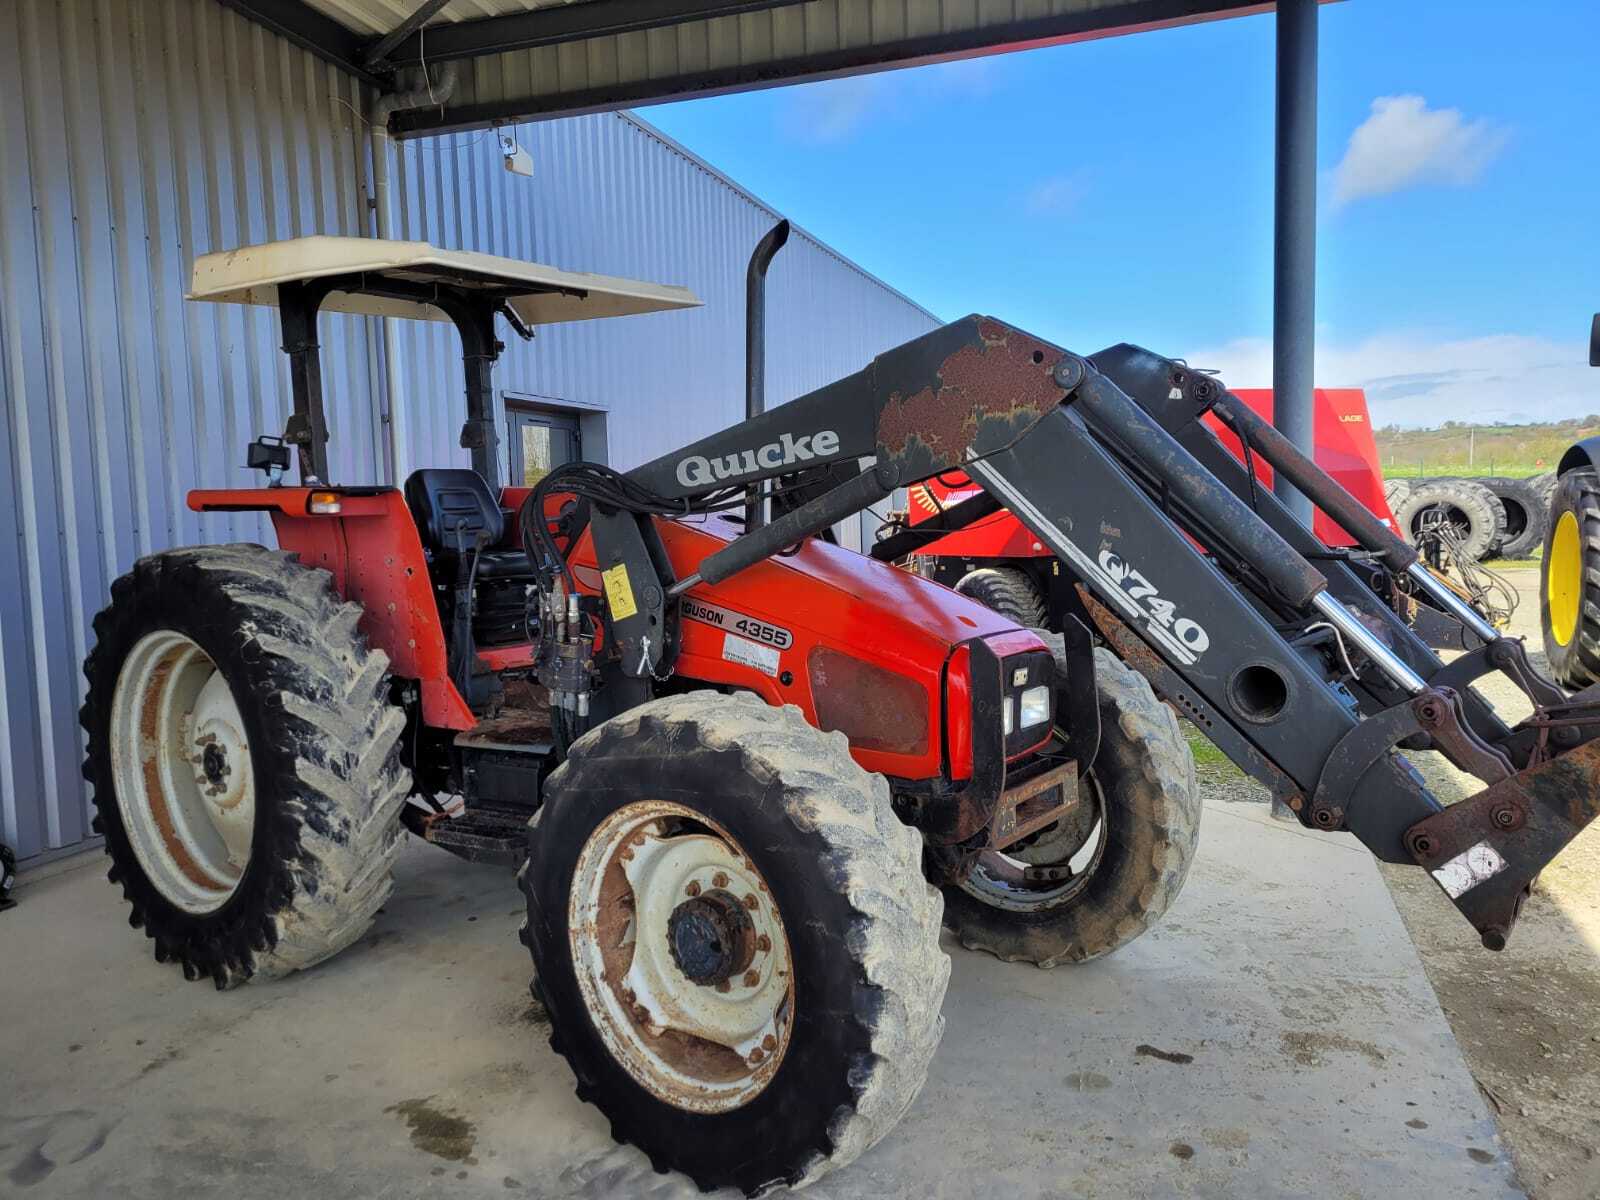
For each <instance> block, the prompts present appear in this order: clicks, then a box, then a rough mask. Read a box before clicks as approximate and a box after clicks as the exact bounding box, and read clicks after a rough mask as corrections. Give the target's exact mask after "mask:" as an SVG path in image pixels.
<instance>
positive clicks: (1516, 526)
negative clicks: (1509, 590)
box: [1477, 476, 1550, 558]
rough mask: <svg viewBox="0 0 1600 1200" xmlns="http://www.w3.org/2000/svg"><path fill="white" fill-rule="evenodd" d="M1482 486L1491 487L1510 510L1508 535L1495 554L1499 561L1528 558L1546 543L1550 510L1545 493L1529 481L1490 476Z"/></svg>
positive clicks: (1483, 480) (1507, 517)
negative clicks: (1547, 519)
mask: <svg viewBox="0 0 1600 1200" xmlns="http://www.w3.org/2000/svg"><path fill="white" fill-rule="evenodd" d="M1477 482H1478V483H1480V484H1482V485H1483V486H1484V487H1486V488H1488V489H1489V490H1490V491H1491V492H1493V493H1494V494H1495V497H1496V498H1497V499H1498V500H1499V501H1500V503H1501V504H1502V505H1503V506H1504V507H1505V510H1506V532H1505V537H1504V538H1503V539H1501V541H1500V544H1499V545H1498V546H1496V547H1495V548H1494V550H1493V551H1492V553H1493V556H1494V557H1496V558H1527V557H1529V556H1530V555H1532V554H1533V549H1534V547H1535V546H1538V545H1541V544H1543V542H1544V532H1545V531H1544V527H1545V517H1546V516H1547V515H1548V513H1549V510H1550V505H1549V501H1547V500H1546V499H1545V497H1544V495H1543V493H1542V492H1540V490H1539V489H1538V488H1536V487H1534V486H1533V485H1532V484H1530V483H1529V482H1528V481H1527V480H1525V479H1503V478H1500V477H1497V476H1490V477H1487V478H1484V479H1479V480H1478V481H1477Z"/></svg>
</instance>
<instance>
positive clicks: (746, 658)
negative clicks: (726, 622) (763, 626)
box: [722, 633, 778, 677]
mask: <svg viewBox="0 0 1600 1200" xmlns="http://www.w3.org/2000/svg"><path fill="white" fill-rule="evenodd" d="M722 657H723V658H725V659H726V660H727V661H728V662H734V663H740V664H741V665H743V666H746V667H754V668H755V669H756V670H758V671H760V672H761V673H762V674H764V675H771V676H774V677H776V676H777V674H778V648H777V647H776V646H763V645H762V644H761V643H760V642H752V641H751V640H750V639H749V638H742V637H740V636H739V635H738V634H736V633H726V634H723V635H722Z"/></svg>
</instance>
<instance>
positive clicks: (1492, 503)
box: [1394, 479, 1505, 562]
mask: <svg viewBox="0 0 1600 1200" xmlns="http://www.w3.org/2000/svg"><path fill="white" fill-rule="evenodd" d="M1504 513H1505V509H1504V508H1503V507H1502V506H1501V505H1500V504H1499V502H1498V501H1497V500H1496V499H1495V498H1494V493H1492V492H1490V491H1489V489H1488V488H1484V487H1479V486H1478V485H1477V484H1475V483H1469V482H1468V481H1465V480H1457V479H1430V480H1428V481H1427V482H1426V483H1422V484H1419V485H1417V486H1416V487H1414V488H1412V489H1411V491H1410V493H1409V494H1408V495H1407V496H1406V498H1405V499H1404V500H1402V501H1400V506H1399V507H1398V508H1397V509H1395V513H1394V519H1395V522H1396V524H1398V525H1399V526H1400V533H1401V536H1402V537H1404V538H1405V539H1406V541H1408V542H1410V543H1411V544H1412V545H1413V546H1416V545H1418V544H1419V543H1420V542H1421V541H1422V539H1423V538H1424V536H1425V534H1426V531H1427V529H1428V528H1429V525H1430V522H1431V521H1433V520H1436V519H1438V518H1439V517H1441V516H1442V517H1443V519H1445V520H1447V521H1448V522H1449V524H1450V525H1451V526H1452V527H1453V528H1454V530H1455V533H1456V536H1457V537H1458V538H1459V539H1460V541H1461V552H1462V553H1463V554H1464V555H1465V556H1466V557H1467V558H1468V559H1469V560H1470V561H1472V562H1476V561H1477V560H1478V559H1480V558H1482V557H1483V556H1484V555H1486V554H1487V553H1488V552H1489V549H1490V547H1491V546H1493V545H1494V543H1495V541H1496V539H1498V538H1499V537H1500V536H1501V534H1503V533H1504V531H1505V518H1504Z"/></svg>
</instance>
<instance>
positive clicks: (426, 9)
mask: <svg viewBox="0 0 1600 1200" xmlns="http://www.w3.org/2000/svg"><path fill="white" fill-rule="evenodd" d="M449 3H450V0H422V3H421V4H419V5H417V7H416V8H415V9H414V10H413V11H412V13H411V15H410V16H409V17H407V18H406V19H405V20H404V21H401V22H400V24H398V25H396V26H395V27H394V28H393V29H391V30H390V31H389V32H388V33H386V34H384V35H383V36H382V37H381V38H379V39H378V40H377V41H376V42H373V43H372V44H371V45H370V46H367V47H366V48H365V49H363V50H362V51H361V61H362V62H364V63H366V64H367V65H368V66H369V67H373V68H375V69H376V68H381V67H382V66H383V65H384V63H385V61H386V60H387V59H388V57H389V51H391V50H393V49H394V48H395V47H396V46H398V45H399V44H400V43H401V42H403V41H405V40H406V38H408V37H410V36H411V35H412V34H413V33H415V32H416V31H417V30H419V29H421V28H422V27H423V26H424V25H426V24H427V23H428V22H429V21H431V20H433V18H434V17H435V16H437V15H438V13H439V10H440V9H442V8H443V7H444V6H445V5H446V4H449Z"/></svg>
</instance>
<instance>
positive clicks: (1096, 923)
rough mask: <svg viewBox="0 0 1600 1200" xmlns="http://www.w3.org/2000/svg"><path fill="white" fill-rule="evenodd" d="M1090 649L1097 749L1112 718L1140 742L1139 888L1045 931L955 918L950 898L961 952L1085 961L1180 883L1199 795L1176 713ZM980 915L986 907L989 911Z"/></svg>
mask: <svg viewBox="0 0 1600 1200" xmlns="http://www.w3.org/2000/svg"><path fill="white" fill-rule="evenodd" d="M1035 632H1037V633H1038V634H1039V636H1040V637H1041V638H1043V639H1044V640H1045V641H1046V642H1047V643H1049V644H1050V646H1051V648H1052V649H1053V650H1054V652H1055V654H1056V660H1057V664H1058V665H1059V666H1060V668H1061V669H1062V670H1063V671H1064V670H1066V667H1067V664H1066V655H1065V652H1064V649H1063V646H1062V638H1061V635H1060V634H1054V633H1049V632H1048V631H1045V630H1042V629H1041V630H1036V631H1035ZM1094 657H1095V678H1096V683H1097V685H1098V688H1099V691H1100V698H1101V704H1100V713H1101V728H1102V733H1101V745H1102V750H1101V753H1102V754H1104V753H1105V752H1106V751H1105V740H1106V738H1107V736H1108V735H1109V734H1110V724H1111V722H1112V721H1114V722H1115V725H1116V730H1117V734H1116V736H1118V737H1119V738H1121V739H1123V740H1124V741H1125V742H1126V743H1127V744H1128V745H1129V746H1131V747H1135V748H1137V750H1138V767H1139V778H1138V780H1137V781H1136V786H1137V787H1138V789H1139V790H1140V792H1141V793H1142V795H1141V796H1140V797H1139V804H1140V806H1141V808H1142V809H1143V810H1144V813H1145V815H1146V817H1147V825H1148V828H1149V830H1150V832H1151V833H1152V835H1153V836H1152V838H1151V840H1150V843H1149V845H1148V855H1147V857H1142V858H1141V859H1140V860H1139V861H1137V862H1136V863H1134V864H1132V867H1133V869H1134V870H1135V871H1137V872H1138V887H1137V888H1136V889H1135V890H1133V891H1131V892H1129V893H1126V894H1124V895H1123V896H1122V897H1121V903H1120V905H1119V906H1117V907H1114V908H1109V909H1105V910H1092V909H1090V908H1089V907H1088V906H1087V905H1085V904H1084V902H1083V901H1082V899H1080V900H1078V901H1075V902H1073V903H1072V904H1071V905H1069V906H1067V908H1066V910H1065V911H1066V913H1067V914H1069V915H1071V916H1073V917H1074V918H1075V919H1073V920H1072V921H1071V922H1070V923H1069V924H1068V925H1066V926H1057V927H1055V928H1049V929H1046V928H1039V927H1028V926H1025V925H1023V924H1021V923H1019V922H1016V921H1011V920H1007V919H1006V917H1007V914H1006V913H1005V912H1003V911H1002V910H998V909H987V910H979V906H978V905H976V904H974V905H964V906H961V907H962V909H963V910H964V911H965V912H966V913H967V914H968V915H969V917H971V918H973V919H969V920H959V921H956V920H952V919H951V918H952V916H953V906H952V905H949V904H947V905H946V910H945V911H946V925H947V926H949V927H950V928H951V929H952V930H953V931H954V932H955V934H956V936H957V939H958V940H959V941H960V942H961V944H962V945H963V946H964V947H966V948H967V949H968V950H979V951H983V952H985V953H988V954H992V955H994V956H995V957H996V958H999V959H1002V960H1004V961H1005V962H1027V963H1032V964H1034V965H1035V966H1038V967H1044V968H1050V967H1056V966H1059V965H1061V964H1062V963H1069V962H1070V963H1081V962H1088V961H1089V960H1091V959H1095V958H1099V957H1101V956H1102V955H1106V954H1110V953H1111V952H1112V951H1113V950H1117V949H1119V948H1120V947H1122V946H1125V945H1127V944H1128V943H1129V942H1131V941H1133V940H1134V939H1135V938H1137V937H1139V936H1140V935H1141V934H1143V933H1144V932H1146V931H1147V930H1148V929H1150V927H1151V926H1153V925H1155V924H1156V922H1158V921H1159V920H1160V919H1161V918H1162V916H1164V915H1165V914H1166V912H1167V910H1168V909H1169V908H1171V907H1172V904H1173V902H1174V901H1176V900H1177V898H1178V893H1179V892H1180V891H1182V890H1183V884H1184V881H1185V880H1186V879H1187V878H1188V875H1189V868H1190V867H1191V866H1192V865H1193V863H1194V855H1195V849H1196V847H1197V846H1198V845H1199V838H1200V815H1201V796H1200V786H1199V782H1198V780H1197V778H1196V775H1195V765H1194V754H1193V753H1192V752H1191V751H1190V749H1189V743H1188V742H1187V741H1186V740H1185V738H1184V736H1183V730H1182V727H1181V726H1180V725H1179V724H1178V718H1177V716H1176V715H1175V714H1174V713H1173V711H1172V709H1170V708H1168V707H1167V706H1166V705H1165V704H1163V703H1162V702H1161V701H1160V700H1159V699H1158V698H1157V697H1156V694H1155V692H1154V691H1153V690H1152V689H1151V687H1150V684H1149V682H1148V681H1147V680H1146V679H1145V677H1144V676H1143V675H1140V674H1139V673H1138V672H1137V671H1135V670H1134V669H1133V668H1132V667H1130V666H1128V665H1127V664H1126V663H1124V662H1123V661H1122V660H1121V659H1119V658H1117V656H1116V655H1115V654H1113V653H1111V651H1109V650H1107V649H1106V648H1104V647H1096V648H1095V652H1094ZM1108 799H1109V798H1108ZM986 914H992V915H989V916H987V918H986ZM985 918H986V919H985Z"/></svg>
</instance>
